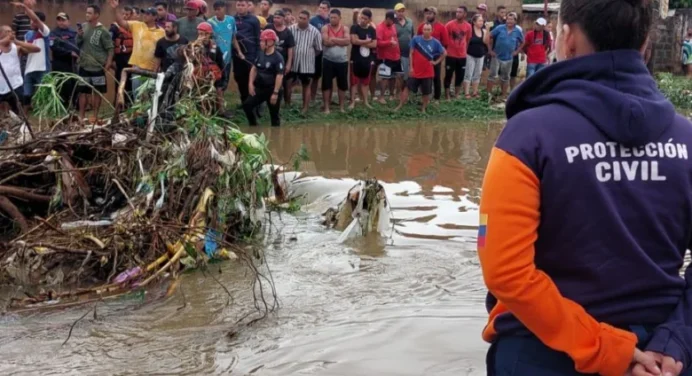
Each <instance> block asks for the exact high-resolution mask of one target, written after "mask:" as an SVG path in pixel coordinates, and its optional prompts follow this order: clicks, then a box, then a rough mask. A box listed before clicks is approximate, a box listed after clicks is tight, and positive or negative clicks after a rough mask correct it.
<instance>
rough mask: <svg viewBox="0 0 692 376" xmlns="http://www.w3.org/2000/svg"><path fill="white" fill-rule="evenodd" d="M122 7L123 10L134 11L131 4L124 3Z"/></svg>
mask: <svg viewBox="0 0 692 376" xmlns="http://www.w3.org/2000/svg"><path fill="white" fill-rule="evenodd" d="M123 9H125V12H134V11H135V10H134V9H133V8H132V7H131V6H129V5H125V7H124V8H123Z"/></svg>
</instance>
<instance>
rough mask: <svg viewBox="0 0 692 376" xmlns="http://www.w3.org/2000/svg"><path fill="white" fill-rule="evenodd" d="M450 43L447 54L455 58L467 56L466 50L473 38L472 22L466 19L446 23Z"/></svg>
mask: <svg viewBox="0 0 692 376" xmlns="http://www.w3.org/2000/svg"><path fill="white" fill-rule="evenodd" d="M445 28H446V29H447V36H448V37H449V44H448V45H447V56H449V57H455V58H462V59H463V58H465V57H466V50H467V49H468V46H469V41H470V40H471V24H470V23H468V22H466V21H464V22H462V23H459V22H457V20H451V21H449V22H447V25H445Z"/></svg>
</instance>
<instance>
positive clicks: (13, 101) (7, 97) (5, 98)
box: [0, 86, 24, 116]
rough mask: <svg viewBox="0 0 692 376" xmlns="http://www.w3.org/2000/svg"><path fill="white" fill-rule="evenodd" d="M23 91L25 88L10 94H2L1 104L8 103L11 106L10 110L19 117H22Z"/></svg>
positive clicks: (19, 88)
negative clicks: (20, 107)
mask: <svg viewBox="0 0 692 376" xmlns="http://www.w3.org/2000/svg"><path fill="white" fill-rule="evenodd" d="M22 91H23V88H22V87H21V86H20V87H18V88H16V89H14V90H13V91H10V92H9V93H6V94H0V103H7V104H8V105H9V106H10V110H12V112H14V113H15V114H16V115H17V116H20V115H21V113H20V109H19V106H21V105H22V101H23V100H24V97H23V96H22ZM15 94H16V96H15Z"/></svg>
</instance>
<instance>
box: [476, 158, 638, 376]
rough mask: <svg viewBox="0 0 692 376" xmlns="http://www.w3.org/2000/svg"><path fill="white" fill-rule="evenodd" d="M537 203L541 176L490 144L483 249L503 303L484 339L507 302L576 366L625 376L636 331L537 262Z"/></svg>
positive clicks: (486, 272) (491, 286) (489, 278)
mask: <svg viewBox="0 0 692 376" xmlns="http://www.w3.org/2000/svg"><path fill="white" fill-rule="evenodd" d="M539 208H540V183H539V180H538V178H537V177H536V175H535V174H534V173H533V171H532V170H531V169H530V168H528V167H527V166H526V165H524V164H523V163H522V162H521V161H520V160H519V159H517V158H516V157H514V156H512V155H510V154H508V153H507V152H505V151H503V150H501V149H498V148H493V150H492V153H491V155H490V161H489V162H488V168H487V170H486V173H485V178H484V181H483V190H482V197H481V206H480V212H481V215H485V216H486V217H485V218H486V220H485V221H486V227H485V239H484V244H483V246H482V247H479V248H478V255H479V258H480V261H481V267H482V269H483V279H484V280H485V283H486V285H487V286H488V290H490V292H491V293H492V294H493V295H494V296H495V297H496V298H497V300H498V302H501V303H498V305H497V306H496V307H495V309H493V310H492V312H491V315H490V316H491V317H490V320H491V322H490V324H489V325H488V326H487V327H486V329H485V330H484V333H483V334H484V338H485V339H486V340H492V337H494V336H495V328H494V326H493V324H492V320H494V319H495V317H497V315H499V314H500V313H502V312H504V311H505V307H506V310H507V311H509V312H511V313H512V314H514V316H515V317H516V318H517V319H518V320H519V321H521V322H522V323H523V324H524V325H525V326H526V327H527V328H528V329H529V330H530V331H531V332H532V333H533V334H535V335H536V336H537V337H538V338H539V339H540V340H541V341H542V342H543V343H544V344H545V345H546V346H548V347H550V348H552V349H554V350H558V351H562V352H565V353H567V354H568V355H569V356H570V357H571V358H572V359H573V360H574V363H575V369H576V371H578V372H582V373H599V374H601V375H604V376H611V375H612V376H622V375H623V374H624V373H625V371H626V370H627V368H628V367H629V365H630V362H631V360H632V355H633V353H634V347H635V344H636V342H637V337H636V336H635V335H634V334H633V333H630V332H628V331H624V330H620V329H616V328H614V327H612V326H610V325H607V324H604V323H599V322H597V321H596V320H595V319H594V318H593V317H591V315H589V314H588V313H587V312H586V311H585V310H584V308H583V307H582V306H580V305H579V304H578V303H576V302H574V301H572V300H569V299H567V298H565V297H563V296H562V295H561V294H560V291H559V290H558V289H557V286H556V285H555V283H554V282H553V281H552V279H551V278H550V277H549V276H548V275H546V274H545V273H544V272H543V271H541V270H538V269H536V265H535V264H534V256H535V248H534V243H535V242H536V240H537V238H538V232H537V231H538V225H539V223H540V210H539ZM555 252H559V250H555Z"/></svg>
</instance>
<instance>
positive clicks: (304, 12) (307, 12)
mask: <svg viewBox="0 0 692 376" xmlns="http://www.w3.org/2000/svg"><path fill="white" fill-rule="evenodd" d="M300 14H304V15H306V16H308V18H310V12H309V11H308V10H307V9H303V10H301V11H300Z"/></svg>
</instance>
